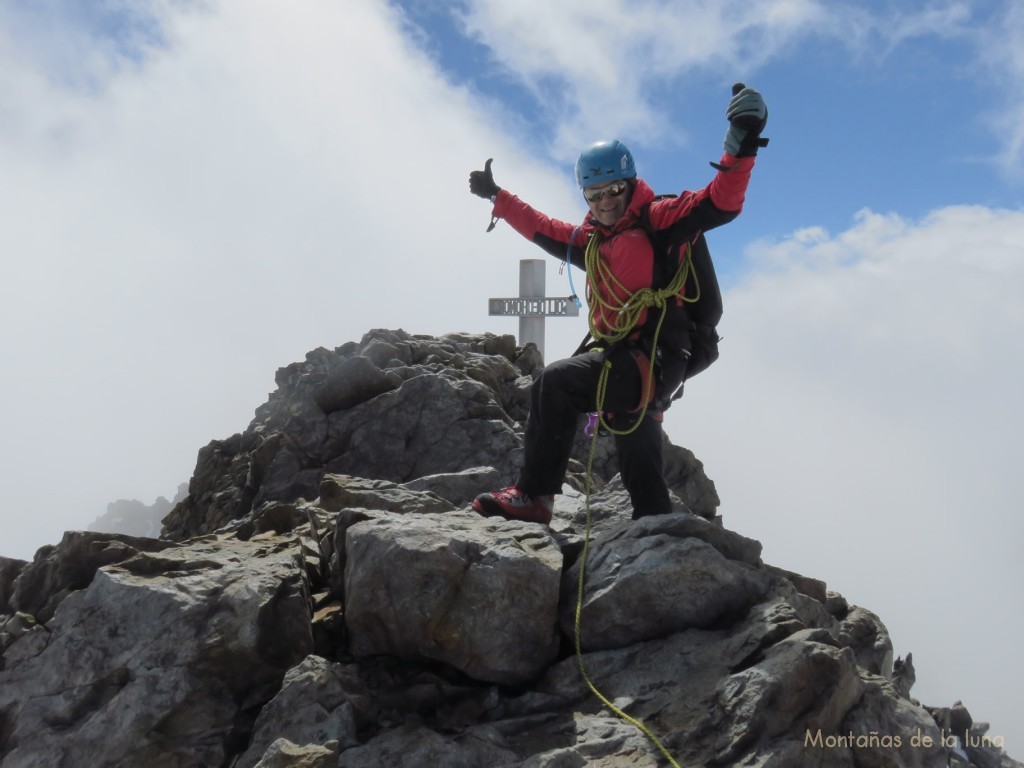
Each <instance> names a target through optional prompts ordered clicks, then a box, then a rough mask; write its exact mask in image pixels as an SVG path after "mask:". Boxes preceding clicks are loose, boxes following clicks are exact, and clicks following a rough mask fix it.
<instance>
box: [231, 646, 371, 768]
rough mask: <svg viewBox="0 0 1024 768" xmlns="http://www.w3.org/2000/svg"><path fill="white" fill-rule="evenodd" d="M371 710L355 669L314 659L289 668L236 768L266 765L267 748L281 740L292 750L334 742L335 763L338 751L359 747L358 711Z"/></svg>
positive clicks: (305, 660) (258, 722) (309, 658)
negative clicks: (292, 747)
mask: <svg viewBox="0 0 1024 768" xmlns="http://www.w3.org/2000/svg"><path fill="white" fill-rule="evenodd" d="M368 709H369V704H368V701H367V692H366V689H365V688H364V687H363V685H362V682H361V681H360V680H359V676H358V672H357V671H356V670H355V669H353V668H351V667H346V666H345V665H342V664H335V663H332V662H329V661H327V660H326V659H322V658H320V657H318V656H309V657H307V658H306V659H304V660H303V661H302V663H301V664H299V665H298V666H297V667H293V668H292V669H290V670H288V672H287V673H286V674H285V676H284V682H283V684H282V685H281V690H280V691H279V692H278V693H277V695H276V696H274V698H273V699H272V700H271V701H270V703H269V704H267V705H266V706H265V707H264V708H263V709H262V710H261V711H260V714H259V717H258V718H257V719H256V725H255V726H254V729H253V736H252V740H251V741H250V742H249V748H248V749H247V750H246V752H245V753H244V754H243V755H242V756H241V757H240V758H239V759H238V761H237V762H236V763H235V765H234V768H252V766H255V765H258V764H266V762H267V754H268V750H269V749H271V748H272V747H273V746H274V745H275V743H276V742H278V741H280V740H281V739H282V738H283V739H285V740H286V741H287V742H288V743H290V744H292V745H293V746H294V745H295V744H327V743H328V742H333V744H334V747H335V749H334V751H333V752H331V753H330V754H333V755H335V762H334V763H333V764H332V765H336V764H337V757H336V755H337V752H338V749H348V748H349V747H354V746H356V745H358V744H359V739H358V735H357V729H358V719H359V713H360V712H365V711H367V710H368ZM289 749H290V748H289ZM261 756H262V758H261Z"/></svg>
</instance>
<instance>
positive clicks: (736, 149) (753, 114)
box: [725, 83, 768, 157]
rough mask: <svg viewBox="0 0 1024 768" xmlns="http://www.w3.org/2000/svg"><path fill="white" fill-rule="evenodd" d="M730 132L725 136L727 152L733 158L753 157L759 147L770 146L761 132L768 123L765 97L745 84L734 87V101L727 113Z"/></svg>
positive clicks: (730, 103)
mask: <svg viewBox="0 0 1024 768" xmlns="http://www.w3.org/2000/svg"><path fill="white" fill-rule="evenodd" d="M725 116H726V117H727V118H728V119H729V130H728V131H726V134H725V151H726V152H728V153H729V154H730V155H732V156H733V157H753V156H754V155H756V154H757V150H758V148H759V147H766V146H768V139H762V138H761V131H763V130H764V127H765V125H767V123H768V106H767V105H766V104H765V103H764V97H763V96H761V94H760V93H758V92H757V91H755V90H754V89H753V88H747V87H746V86H745V85H743V83H736V85H734V86H733V87H732V100H731V101H730V102H729V108H728V109H727V110H726V111H725Z"/></svg>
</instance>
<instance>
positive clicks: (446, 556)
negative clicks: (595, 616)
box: [344, 514, 562, 685]
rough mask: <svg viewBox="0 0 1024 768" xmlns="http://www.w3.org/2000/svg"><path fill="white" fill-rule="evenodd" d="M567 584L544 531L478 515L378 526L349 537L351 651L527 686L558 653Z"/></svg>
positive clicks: (372, 521) (379, 520) (390, 520)
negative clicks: (561, 598) (562, 587)
mask: <svg viewBox="0 0 1024 768" xmlns="http://www.w3.org/2000/svg"><path fill="white" fill-rule="evenodd" d="M561 574H562V553H561V551H560V550H559V549H558V547H557V545H556V544H555V541H554V539H552V538H551V536H550V534H548V532H547V531H546V530H545V529H543V528H542V527H541V526H536V525H523V524H521V523H510V522H506V521H504V520H489V519H482V518H480V517H478V516H476V515H471V514H449V515H430V514H428V515H416V516H412V517H410V516H403V515H374V516H371V517H369V519H366V520H364V521H361V522H358V523H356V524H354V525H352V526H351V527H349V528H347V529H346V530H345V576H344V584H345V592H344V595H345V603H346V606H347V608H346V614H345V622H346V625H347V627H348V633H349V638H350V641H351V651H352V653H353V655H355V656H356V657H360V656H375V655H381V654H388V655H392V656H397V657H399V658H405V659H433V660H436V661H442V662H444V663H446V664H448V665H450V666H452V667H454V668H455V669H458V670H460V671H462V672H464V673H465V674H467V675H469V676H470V677H472V678H474V679H477V680H482V681H487V682H496V683H504V684H508V685H516V684H523V683H527V682H529V681H530V680H532V679H534V678H536V677H538V676H539V675H540V673H541V672H543V670H544V669H545V668H546V667H547V666H548V665H549V664H550V663H551V662H552V661H554V659H555V657H556V655H557V652H558V645H559V640H558V635H557V628H556V624H557V619H558V590H559V582H560V579H561Z"/></svg>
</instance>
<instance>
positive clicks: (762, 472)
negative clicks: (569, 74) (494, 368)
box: [667, 207, 1024, 753]
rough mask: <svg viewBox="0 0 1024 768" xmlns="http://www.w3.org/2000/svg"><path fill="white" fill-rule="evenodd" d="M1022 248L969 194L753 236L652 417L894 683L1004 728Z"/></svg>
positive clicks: (1011, 666) (1016, 582)
mask: <svg viewBox="0 0 1024 768" xmlns="http://www.w3.org/2000/svg"><path fill="white" fill-rule="evenodd" d="M1022 252H1024V213H1021V212H1020V211H1006V210H991V209H988V208H983V207H952V208H946V209H942V210H938V211H935V212H934V213H932V214H931V215H929V216H928V217H926V218H925V219H923V220H921V221H908V220H905V219H903V218H900V217H898V216H893V215H889V216H881V215H878V214H875V213H872V212H870V211H862V212H861V213H860V214H859V215H858V216H857V219H856V222H855V223H854V225H853V226H852V227H851V228H849V229H848V230H846V231H844V232H841V233H838V234H836V235H833V236H829V235H828V234H827V233H825V232H823V231H822V230H820V229H814V228H809V229H805V230H801V231H800V232H797V233H795V234H794V235H793V237H792V238H790V239H787V240H785V241H783V242H781V243H777V244H773V245H772V244H760V245H759V246H757V247H756V248H753V249H751V252H750V254H749V255H750V259H751V267H752V271H751V273H750V275H749V277H748V278H747V279H746V280H745V281H744V282H743V283H742V284H741V285H740V286H738V287H737V288H736V289H734V290H732V291H730V292H729V293H728V295H727V296H726V315H725V319H724V321H723V324H722V328H721V331H722V334H723V336H724V339H725V340H724V343H723V347H722V349H723V357H722V360H721V361H720V362H719V363H718V364H717V365H716V367H715V368H713V369H712V370H711V371H709V372H708V373H706V374H704V375H703V376H702V377H700V378H697V379H695V380H694V381H693V382H692V384H691V385H690V386H689V390H690V391H689V392H688V393H687V398H685V399H684V401H683V405H682V407H681V408H680V409H679V410H678V412H676V413H672V412H670V414H669V418H668V419H667V428H668V429H669V431H670V434H672V435H673V436H674V437H675V440H676V442H681V443H683V444H685V445H687V446H689V447H691V448H692V449H693V450H694V451H696V452H697V454H698V456H700V457H701V458H702V459H703V460H704V462H705V464H706V468H707V471H708V473H709V475H710V476H711V477H713V478H714V479H715V480H716V482H717V484H718V488H719V492H720V495H721V496H722V500H723V508H722V511H723V514H724V516H725V520H726V524H727V525H729V526H730V527H733V528H735V529H737V530H741V531H743V532H745V533H746V534H747V535H750V536H752V537H753V538H756V539H758V540H760V541H761V542H762V543H763V544H764V546H765V552H764V556H765V559H766V560H768V561H769V562H773V563H776V564H779V565H783V566H784V567H789V568H793V569H795V570H798V571H801V572H803V573H806V574H807V575H811V576H816V577H818V578H822V579H825V580H826V581H827V582H828V583H829V586H830V588H832V589H835V590H836V591H838V592H841V593H843V594H844V595H846V596H847V597H848V598H849V599H850V600H852V601H854V602H856V603H857V604H859V605H864V606H866V607H869V608H871V609H872V610H875V611H877V612H878V613H879V614H880V615H881V617H882V619H883V620H884V621H885V622H886V623H887V624H888V626H889V628H890V630H891V632H892V634H893V640H894V643H895V644H896V651H897V653H902V654H905V653H906V652H907V651H912V652H913V653H914V656H915V661H916V663H917V667H918V672H919V675H918V679H919V681H920V682H919V684H918V687H917V688H916V689H915V695H917V696H919V697H920V698H921V699H922V700H924V701H925V702H926V703H929V704H933V705H949V704H951V703H953V701H954V699H955V698H963V699H964V701H965V703H966V704H967V705H968V707H969V708H971V707H972V702H973V703H974V713H975V715H976V716H980V717H981V718H982V719H987V720H992V722H993V727H994V730H993V733H1002V735H1004V736H1006V737H1007V738H1008V739H1010V738H1011V734H1013V735H1015V736H1017V740H1016V741H1019V738H1020V737H1021V736H1024V734H1019V733H1013V731H1012V728H1011V726H1012V727H1014V728H1015V727H1016V724H1018V723H1020V722H1024V717H1022V715H1024V711H1022V709H1021V705H1020V703H1019V701H1018V700H1017V698H1016V692H1015V690H1014V689H1013V686H1012V685H1007V684H1006V681H1008V680H1011V679H1018V678H1019V677H1020V675H1021V672H1022V669H1021V667H1020V662H1019V657H1018V655H1017V654H1016V651H1015V650H1014V648H1013V647H1012V643H1013V641H1011V640H1009V638H1011V637H1013V636H1015V635H1016V634H1017V633H1018V632H1019V631H1021V630H1022V629H1024V627H1022V625H1021V621H1020V618H1019V617H1018V616H1017V615H1016V614H1017V612H1016V610H1015V608H1014V607H1013V606H1014V605H1015V604H1016V601H1017V595H1018V593H1019V591H1020V588H1021V587H1022V586H1024V566H1022V565H1021V564H1020V559H1019V557H1018V553H1017V551H1016V550H1017V545H1018V543H1019V542H1020V540H1021V538H1022V537H1024V522H1022V520H1021V517H1020V510H1021V509H1024V488H1022V486H1021V484H1020V483H1019V482H1018V481H1017V475H1018V474H1019V470H1018V468H1017V466H1016V464H1017V457H1018V456H1019V453H1020V451H1019V447H1018V444H1019V439H1020V435H1021V434H1022V433H1024V405H1022V402H1021V400H1020V396H1019V393H1020V392H1021V390H1022V388H1024V360H1022V358H1021V356H1020V352H1019V347H1020V343H1019V339H1020V338H1021V337H1022V335H1024V311H1022V310H1021V305H1020V300H1019V296H1018V295H1017V294H1018V292H1019V287H1020V286H1021V285H1024V260H1022V259H1021V257H1020V254H1021V253H1022ZM705 377H706V378H705ZM687 401H689V402H687ZM1003 638H1007V639H1003ZM981 701H984V702H985V707H984V709H981V708H980V707H979V706H978V702H981ZM979 710H980V711H979ZM1016 741H1015V743H1016ZM1011 753H1012V750H1011Z"/></svg>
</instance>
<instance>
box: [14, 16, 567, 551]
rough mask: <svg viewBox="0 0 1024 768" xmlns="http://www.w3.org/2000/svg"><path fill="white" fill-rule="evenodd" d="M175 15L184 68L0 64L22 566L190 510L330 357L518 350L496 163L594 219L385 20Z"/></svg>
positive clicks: (166, 53) (176, 46)
mask: <svg viewBox="0 0 1024 768" xmlns="http://www.w3.org/2000/svg"><path fill="white" fill-rule="evenodd" d="M153 8H154V13H155V14H157V15H156V16H155V17H154V18H156V19H157V20H158V21H159V23H160V26H161V30H162V38H163V39H164V40H165V41H166V44H165V45H164V46H162V47H156V48H153V49H152V50H150V51H149V52H148V54H147V56H146V57H144V58H142V59H139V60H137V61H135V62H133V64H132V66H118V67H110V68H108V69H106V70H102V68H101V69H100V70H97V71H101V70H102V71H103V72H104V76H103V78H101V79H99V78H93V79H91V80H90V82H89V83H87V84H84V85H83V84H82V83H80V82H76V81H73V80H68V79H67V78H61V77H59V76H57V75H58V74H59V73H57V72H55V70H54V67H55V66H59V62H56V63H55V61H54V60H53V59H52V58H49V57H48V56H47V55H46V51H40V50H38V49H36V48H34V47H33V45H32V44H31V41H32V40H33V39H35V38H36V37H44V36H45V35H44V34H42V33H41V32H39V33H37V34H36V35H34V36H33V35H28V36H26V37H23V38H20V39H12V38H11V37H8V38H7V42H6V43H5V44H4V45H3V47H0V72H2V73H4V74H3V75H2V76H0V77H2V80H0V82H2V86H0V105H2V110H3V113H4V116H5V119H4V120H3V121H2V123H3V124H4V125H5V126H7V128H5V129H3V130H2V131H0V167H3V168H4V173H3V174H2V176H0V205H2V206H3V208H4V211H5V217H4V222H3V224H2V227H3V241H4V250H5V257H4V258H5V275H4V280H3V281H0V305H2V306H0V327H2V329H3V330H2V332H0V333H2V336H0V353H2V357H3V360H4V366H5V376H4V377H3V378H2V379H0V402H3V403H4V408H5V429H4V431H3V433H2V437H0V466H3V467H4V476H5V479H6V480H7V481H6V482H5V489H6V494H7V495H6V496H5V502H4V503H5V508H4V510H3V515H4V552H3V554H5V555H17V556H21V557H26V556H29V555H30V554H31V552H32V551H33V550H34V548H35V547H37V546H40V545H41V544H43V543H49V542H53V541H56V540H57V539H59V537H60V534H61V532H62V531H63V530H64V529H65V528H75V527H83V526H84V525H85V524H87V523H88V522H89V521H90V520H91V519H92V518H93V517H94V516H97V515H98V514H100V513H102V511H103V509H104V506H105V504H106V503H107V502H109V501H112V500H114V499H116V498H118V497H122V496H123V497H136V498H140V499H142V500H144V501H151V500H152V499H153V498H155V496H156V495H159V494H163V495H170V494H173V493H174V491H175V489H176V488H177V485H178V483H179V482H182V481H183V480H185V479H187V478H188V476H189V475H190V474H191V471H192V466H193V463H194V461H195V455H196V451H197V450H198V449H199V448H200V447H201V446H203V445H204V444H205V443H206V442H208V441H209V440H211V439H214V438H222V437H226V436H228V435H230V434H232V433H233V432H236V431H240V430H241V429H243V428H244V427H245V425H246V423H247V422H248V421H249V419H250V418H251V416H252V412H253V410H254V409H255V408H256V406H258V405H260V404H261V403H262V402H263V401H264V400H265V398H266V395H267V393H268V392H269V391H271V390H272V389H273V388H274V384H273V373H274V371H275V370H276V368H278V367H279V366H282V365H286V364H288V363H290V362H292V361H293V360H295V359H296V358H300V357H301V355H302V354H303V353H304V352H305V351H307V350H310V349H313V348H315V347H317V346H321V345H323V346H328V347H333V346H336V345H338V344H341V343H344V342H346V341H349V340H352V339H358V338H359V337H361V336H362V334H363V333H365V332H366V331H367V330H368V329H370V328H374V327H405V328H407V329H409V330H410V331H412V332H418V333H444V332H447V331H452V330H472V331H478V330H487V329H489V328H490V329H494V330H500V331H503V332H509V331H514V328H515V326H514V324H513V325H511V326H510V325H509V323H508V322H507V321H503V320H499V319H494V320H489V319H488V318H487V317H486V315H485V311H486V310H485V306H486V304H485V300H486V298H487V296H494V295H506V294H508V293H510V292H511V293H514V281H515V275H516V274H517V269H516V266H515V259H518V258H520V257H522V255H523V254H522V250H521V247H522V246H521V242H519V241H517V240H516V238H515V237H514V235H513V234H512V233H510V232H509V231H507V228H502V229H499V230H498V231H496V232H494V233H492V234H490V235H485V234H484V228H485V226H486V224H487V221H488V205H487V203H485V202H484V201H481V200H478V199H476V198H474V197H472V196H470V195H469V194H468V187H467V181H466V179H467V175H468V172H469V170H471V169H473V168H476V167H479V166H480V165H482V163H483V160H484V159H486V158H487V157H488V156H489V155H493V156H494V157H495V158H496V159H495V164H494V167H495V172H496V173H497V175H498V178H499V180H500V181H501V183H504V184H508V185H513V186H514V187H516V188H529V189H537V190H547V192H546V193H544V194H542V195H538V196H537V198H536V202H537V203H538V204H539V205H541V206H543V207H545V208H546V209H548V210H551V211H553V212H557V211H559V210H560V209H561V210H563V211H567V213H566V215H567V216H576V215H579V214H578V210H577V211H576V212H573V207H574V206H575V207H576V208H578V207H579V203H578V202H577V201H576V200H575V199H574V197H570V194H571V188H570V186H569V179H568V178H567V177H563V176H560V175H559V176H556V175H553V174H551V172H550V171H549V170H547V169H545V168H543V167H542V166H540V165H539V164H538V163H537V162H536V161H535V160H533V159H531V158H530V157H528V156H525V155H524V154H523V153H522V152H521V151H520V150H519V149H517V148H516V147H515V146H514V145H513V144H512V143H511V142H510V141H508V140H507V139H505V138H503V137H502V136H501V135H499V134H498V133H496V132H495V128H496V127H497V126H493V125H490V124H489V123H488V120H487V118H486V115H483V114H482V113H481V112H480V111H479V110H477V109H476V105H475V104H474V103H472V102H471V101H470V99H469V96H468V94H467V93H466V92H464V91H462V90H459V89H455V88H452V87H451V86H450V85H449V84H447V83H446V82H445V81H444V80H443V78H441V77H440V76H439V75H438V74H437V73H436V71H435V70H434V69H433V68H432V67H431V66H430V65H429V62H428V61H427V60H426V59H425V58H424V57H423V55H422V54H421V53H419V52H418V51H417V50H415V49H413V48H411V47H410V46H409V44H408V42H407V41H406V39H405V38H403V37H402V36H401V34H400V33H399V32H398V28H399V25H398V23H397V22H396V20H395V18H394V17H393V16H391V15H390V12H388V11H387V10H386V9H382V8H381V6H380V5H379V4H377V3H373V2H369V1H368V0H366V1H364V2H354V1H353V2H348V1H347V2H345V3H336V2H329V1H328V0H310V1H309V2H306V3H304V4H303V5H302V7H301V9H300V8H299V7H297V6H295V7H293V6H288V7H285V6H282V5H281V4H280V3H276V2H272V0H246V1H245V2H233V1H232V2H224V3H221V4H218V5H217V6H186V5H182V4H156V5H154V6H153ZM39 23H42V22H39ZM8 30H9V28H8ZM19 40H20V42H19ZM20 43H25V46H24V47H21V48H19V47H18V45H20ZM36 54H40V55H36ZM382 83H385V84H386V85H382ZM11 126H20V128H18V129H15V128H11ZM510 284H513V287H511V288H510ZM40 506H43V507H45V509H46V514H45V515H39V514H36V513H30V512H28V510H35V509H39V507H40Z"/></svg>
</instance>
